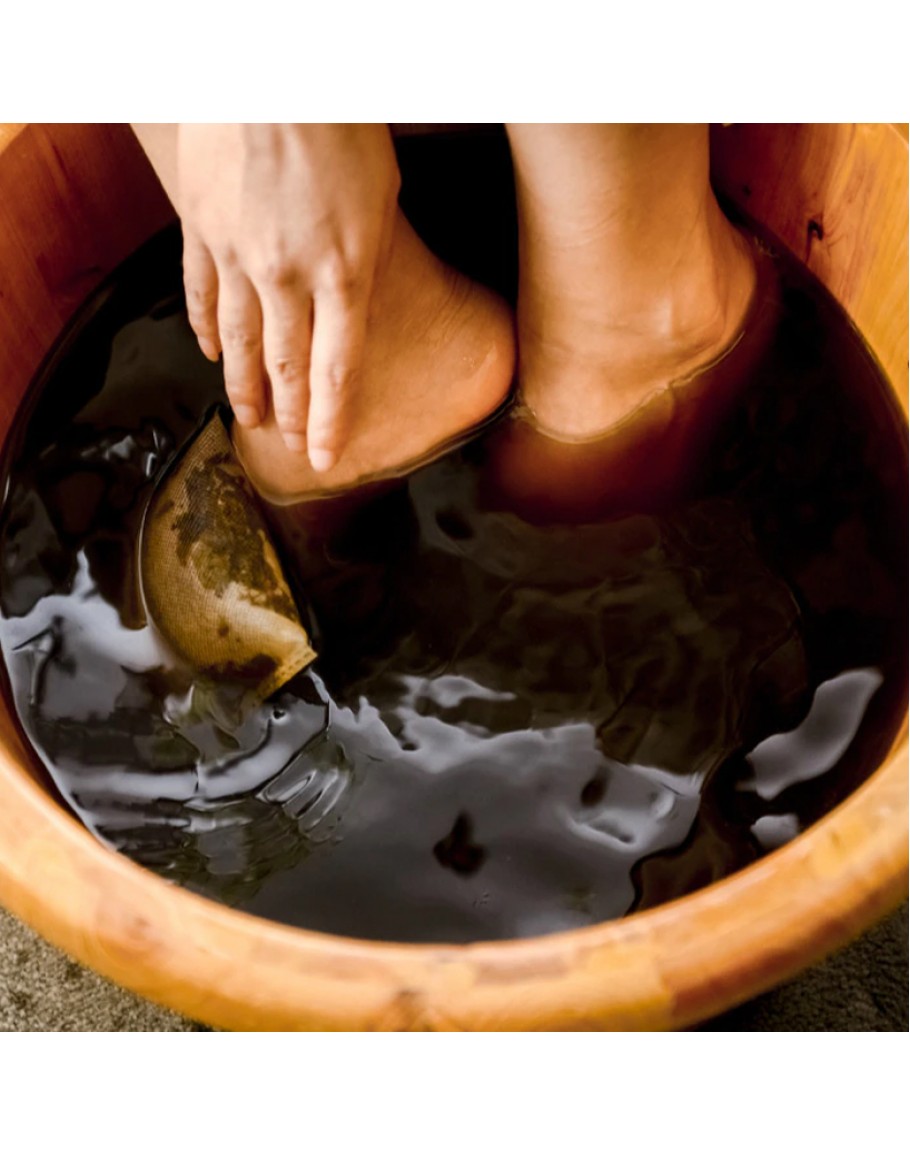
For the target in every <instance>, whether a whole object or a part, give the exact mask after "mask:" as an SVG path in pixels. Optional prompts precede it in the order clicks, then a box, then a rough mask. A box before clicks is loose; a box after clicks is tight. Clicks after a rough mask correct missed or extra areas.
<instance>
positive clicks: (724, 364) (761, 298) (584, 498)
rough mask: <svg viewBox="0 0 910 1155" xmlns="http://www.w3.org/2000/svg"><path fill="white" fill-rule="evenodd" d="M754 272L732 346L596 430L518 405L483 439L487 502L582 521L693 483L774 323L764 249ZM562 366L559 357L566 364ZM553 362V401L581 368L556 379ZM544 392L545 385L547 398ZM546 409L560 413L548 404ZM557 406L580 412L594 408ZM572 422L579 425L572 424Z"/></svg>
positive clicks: (652, 502)
mask: <svg viewBox="0 0 910 1155" xmlns="http://www.w3.org/2000/svg"><path fill="white" fill-rule="evenodd" d="M756 251H757V250H756ZM757 274H758V280H757V285H756V288H755V290H754V293H753V294H752V299H751V304H750V306H749V308H748V311H747V313H746V316H745V318H744V319H742V320H741V321H740V324H739V329H738V331H737V335H735V336H734V337H733V343H732V346H730V344H729V342H728V343H724V342H721V343H720V350H721V355H720V356H719V357H718V358H717V359H716V360H715V361H714V362H713V363H712V364H711V365H710V366H709V367H707V368H703V369H701V370H700V371H696V372H694V373H693V374H691V375H690V376H688V377H682V378H680V379H679V380H677V381H675V382H670V383H668V384H666V385H661V386H656V387H653V388H650V389H649V387H646V388H645V389H644V390H642V392H643V394H644V396H643V399H642V400H637V401H636V402H635V407H634V408H630V409H629V410H627V411H622V412H621V414H620V417H619V419H618V420H615V421H614V423H613V425H612V426H611V427H610V428H608V430H607V432H605V433H603V434H601V435H600V436H587V437H584V438H582V437H580V436H575V437H574V438H570V437H568V436H566V435H565V434H564V435H563V436H562V437H557V436H553V434H552V433H551V432H550V431H548V430H545V429H543V428H542V427H541V422H540V420H539V416H538V415H537V414H536V413H534V412H532V411H531V409H530V407H529V406H527V405H521V404H519V405H517V406H516V407H515V408H514V409H513V410H512V412H511V414H510V415H509V418H508V419H507V420H506V421H504V422H502V423H501V425H500V426H498V427H497V428H496V429H495V430H494V431H493V433H492V434H491V435H490V438H489V440H488V446H489V452H488V457H487V463H488V464H487V470H488V473H487V487H488V493H489V494H490V499H491V500H492V502H493V504H494V505H501V506H504V507H505V508H508V509H510V510H512V511H514V512H517V513H519V514H520V515H521V516H522V517H524V518H525V519H526V520H528V521H533V522H549V521H553V520H555V521H562V520H569V521H587V520H599V519H603V518H605V517H613V516H622V515H626V514H629V513H638V512H642V513H643V512H648V513H659V512H661V511H662V510H663V509H664V508H666V507H669V508H672V507H674V506H675V505H677V504H678V503H679V501H680V500H683V499H684V498H685V495H686V494H687V493H689V492H690V491H692V490H693V487H694V488H697V486H698V483H699V479H700V477H701V476H702V475H703V472H704V469H705V465H706V462H709V461H710V460H711V459H712V457H713V455H714V454H715V453H716V452H718V444H717V439H718V436H719V435H720V433H719V431H720V430H722V429H723V428H724V426H725V423H726V421H727V418H728V416H729V414H730V412H731V410H732V409H733V408H734V407H735V405H736V404H737V401H738V399H739V398H740V397H741V395H742V393H743V391H744V390H746V389H748V388H749V387H750V384H751V382H753V381H754V380H755V379H756V374H757V373H758V372H760V371H761V366H762V365H763V363H764V358H765V354H766V353H767V351H768V350H769V348H770V347H771V344H772V340H773V335H774V333H775V331H776V327H777V323H778V317H779V308H780V300H779V293H778V283H777V274H776V270H775V268H774V262H773V260H772V259H771V258H770V257H766V256H761V255H759V259H758V262H757ZM724 350H727V351H726V352H724ZM522 352H523V353H524V346H522ZM566 365H567V362H563V368H565V367H566ZM551 369H552V371H553V372H554V374H555V376H554V378H551V379H550V380H551V381H552V380H555V381H562V383H563V388H562V390H561V391H560V392H559V393H557V394H556V401H557V402H558V400H560V399H563V400H565V399H567V398H570V397H571V395H572V387H573V386H575V385H578V383H579V377H575V376H571V375H569V376H567V377H565V378H561V377H560V376H559V374H558V372H557V369H556V366H555V365H553V363H552V362H551ZM584 380H585V379H584V378H583V377H582V378H581V381H582V382H584ZM602 382H603V374H601V376H600V378H598V377H597V375H596V373H595V372H594V371H593V370H592V376H591V377H589V378H588V379H587V388H588V389H589V391H590V392H589V394H588V397H589V400H590V401H591V403H592V404H593V405H594V406H596V405H597V403H598V399H602V407H601V408H600V410H599V411H597V420H600V421H603V420H608V419H609V411H608V404H609V402H608V400H607V399H606V398H604V397H603V395H604V394H607V396H608V397H609V391H608V390H605V389H604V388H603V385H602ZM549 398H550V391H549V390H548V389H545V390H544V391H543V402H544V405H545V406H546V405H547V404H548V401H549ZM579 399H580V398H579V397H578V396H577V397H576V400H579ZM546 412H547V414H548V415H549V416H550V417H551V419H552V420H556V421H557V422H558V416H559V414H558V411H557V410H556V405H555V404H554V407H553V409H552V410H551V409H546ZM562 412H563V413H569V414H572V413H575V412H580V413H581V414H582V415H585V414H589V413H590V412H591V407H590V406H584V407H582V408H581V409H580V410H573V409H571V407H567V409H566V410H563V411H562ZM592 424H593V422H592ZM562 428H563V429H565V426H564V425H563V426H562ZM572 428H573V429H574V430H575V431H576V434H577V432H578V429H579V426H578V424H576V425H574V426H573V427H572Z"/></svg>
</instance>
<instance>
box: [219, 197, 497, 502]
mask: <svg viewBox="0 0 910 1155" xmlns="http://www.w3.org/2000/svg"><path fill="white" fill-rule="evenodd" d="M371 318H372V320H371V323H370V324H369V325H368V327H367V337H366V343H365V345H364V350H363V371H362V375H361V378H360V382H359V386H358V390H357V395H356V404H354V405H352V407H351V413H350V417H349V421H348V426H347V430H348V432H347V438H346V441H345V443H344V448H343V449H342V451H341V455H340V457H339V458H338V460H337V462H336V463H335V464H334V465H333V466H332V467H331V468H330V469H328V470H325V471H322V472H320V473H316V471H315V470H314V469H313V468H312V465H311V464H310V462H309V460H308V458H307V457H306V455H305V454H301V453H296V452H294V451H293V450H291V449H290V448H288V446H287V445H286V443H285V441H284V440H283V439H282V437H281V434H280V431H279V429H278V426H277V423H276V420H275V416H274V413H271V412H270V413H269V415H268V416H267V417H266V419H265V421H263V422H262V424H261V425H259V426H258V427H256V428H254V429H248V428H244V427H239V428H236V429H235V434H234V442H235V446H236V448H237V452H238V454H239V456H240V459H241V461H242V462H243V465H244V467H245V468H246V470H247V472H248V473H249V474H250V477H251V478H252V480H253V482H254V483H255V484H256V486H257V488H258V489H259V490H260V492H261V493H262V494H263V495H264V496H265V497H267V498H268V499H269V500H271V501H275V502H280V503H288V502H291V501H294V500H295V499H300V498H302V497H305V496H308V495H311V494H318V493H324V492H332V491H337V490H340V489H345V488H349V487H350V486H353V485H356V484H358V483H361V482H364V481H368V480H370V479H372V478H375V477H377V476H382V475H383V474H386V473H389V472H393V471H397V470H401V469H402V468H403V467H407V466H409V465H411V464H414V463H416V462H418V461H420V460H421V459H422V458H425V457H426V456H427V455H428V454H432V453H433V452H435V451H437V450H440V449H441V448H443V447H444V446H445V445H446V444H447V443H449V442H450V441H452V440H453V439H455V438H458V437H459V436H461V435H463V434H464V433H465V432H466V431H468V430H470V429H472V428H474V427H475V426H476V425H478V424H479V423H480V422H482V421H483V420H484V419H485V418H486V417H488V416H489V415H490V414H491V413H492V412H493V411H494V410H496V409H497V408H498V407H499V406H500V405H501V404H502V402H503V401H504V400H505V398H506V397H507V395H508V393H509V389H510V386H511V383H512V377H513V373H514V365H515V345H514V328H513V321H512V316H511V313H510V311H509V309H508V307H507V306H506V304H505V303H504V302H503V301H502V300H500V299H499V298H498V297H497V296H496V295H495V294H493V293H491V292H488V291H487V290H486V289H483V288H481V287H480V286H479V285H476V284H474V283H473V282H471V281H469V280H468V279H467V278H466V277H463V276H461V275H460V274H459V273H456V272H454V270H452V269H450V268H448V267H447V266H445V265H443V264H442V262H441V261H438V260H437V259H436V258H435V257H434V256H433V255H432V253H430V251H429V250H428V249H427V248H426V246H425V245H424V244H423V242H422V241H421V240H420V238H419V237H418V236H417V234H416V233H415V232H414V230H413V229H412V228H411V226H410V225H409V224H408V222H407V221H406V220H405V218H404V216H403V215H402V214H401V213H398V215H397V218H396V222H395V228H394V232H393V236H392V243H391V248H390V252H389V259H388V263H387V265H386V267H385V270H384V272H383V274H382V275H381V276H380V277H379V278H377V283H376V287H375V290H374V293H373V300H372V303H371Z"/></svg>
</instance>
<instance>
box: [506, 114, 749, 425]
mask: <svg viewBox="0 0 910 1155" xmlns="http://www.w3.org/2000/svg"><path fill="white" fill-rule="evenodd" d="M508 132H509V140H510V144H511V147H512V155H513V160H514V165H515V176H516V187H517V192H518V205H519V218H520V254H521V268H520V295H519V310H518V328H519V378H520V386H521V392H522V398H523V400H524V402H525V404H526V405H527V407H528V408H529V409H530V410H531V413H532V414H533V417H534V419H535V421H536V423H537V425H538V426H539V427H540V428H541V429H542V430H544V431H546V432H548V433H550V434H551V435H553V436H555V437H557V438H560V439H564V440H586V439H589V438H593V437H597V436H599V435H601V434H603V433H605V432H608V431H609V430H611V429H613V428H615V427H616V426H617V425H618V424H619V423H621V422H622V421H624V420H625V419H626V418H628V417H629V416H630V415H631V414H633V413H634V412H635V411H636V410H638V409H640V408H641V407H642V406H644V405H646V404H647V402H648V401H649V400H651V399H652V398H653V397H655V396H656V395H659V394H660V393H661V392H662V391H663V390H665V389H666V388H667V386H669V385H670V384H671V383H672V382H675V381H679V380H680V379H683V378H685V377H687V376H690V375H692V374H693V373H695V372H696V371H697V370H699V369H701V368H703V367H705V366H706V365H708V364H709V363H710V362H712V361H713V360H715V359H717V358H718V357H719V356H720V355H721V354H722V353H723V352H724V351H725V350H726V349H727V348H728V347H729V346H730V345H731V343H732V342H733V341H734V340H735V338H736V337H737V335H738V333H739V331H740V329H741V327H742V324H743V320H744V317H745V314H746V311H747V309H748V305H749V301H750V299H751V296H752V292H753V288H754V284H755V272H754V268H753V263H752V259H751V256H750V253H749V248H748V245H747V243H746V242H745V240H744V239H743V238H742V237H741V236H740V235H739V233H738V232H737V231H736V230H735V229H734V228H733V227H732V226H731V225H730V223H729V222H728V221H727V220H726V218H725V217H724V215H723V213H722V212H721V210H720V207H719V206H718V204H717V201H716V199H715V197H714V194H713V192H712V190H711V186H710V183H709V176H708V133H707V128H706V127H705V126H704V125H510V126H509V128H508Z"/></svg>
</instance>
